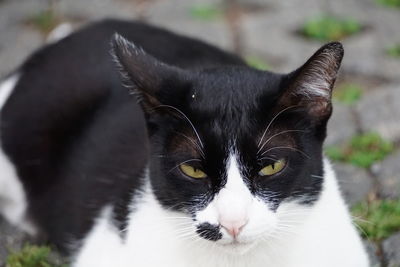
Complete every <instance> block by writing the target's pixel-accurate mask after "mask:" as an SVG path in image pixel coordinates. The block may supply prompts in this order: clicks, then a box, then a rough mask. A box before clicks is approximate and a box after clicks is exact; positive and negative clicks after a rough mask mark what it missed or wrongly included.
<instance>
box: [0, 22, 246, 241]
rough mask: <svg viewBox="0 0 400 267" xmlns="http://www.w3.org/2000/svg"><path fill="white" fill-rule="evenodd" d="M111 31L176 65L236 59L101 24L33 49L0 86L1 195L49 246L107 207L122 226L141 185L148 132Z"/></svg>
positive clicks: (172, 37) (137, 29)
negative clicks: (118, 65) (29, 219)
mask: <svg viewBox="0 0 400 267" xmlns="http://www.w3.org/2000/svg"><path fill="white" fill-rule="evenodd" d="M116 32H117V33H120V34H121V35H124V36H125V37H126V38H127V39H129V40H131V41H133V42H135V43H136V45H138V46H141V47H143V49H145V50H146V51H147V52H148V53H150V54H152V55H153V56H154V57H157V58H159V59H161V60H163V61H165V62H166V63H169V64H174V65H178V66H180V67H182V68H202V67H206V66H215V65H221V64H222V65H232V64H242V61H241V60H240V59H238V58H237V57H235V56H233V55H231V54H229V53H225V52H222V51H221V50H219V49H218V48H214V47H212V46H210V45H207V44H205V43H202V42H200V41H196V40H194V39H190V38H186V37H181V36H179V35H176V34H173V33H171V32H168V31H165V30H162V29H160V28H156V27H152V26H148V25H145V24H142V23H137V22H127V21H118V20H104V21H100V22H98V23H95V24H92V25H89V26H88V27H86V28H83V29H82V30H80V31H78V32H75V33H72V34H70V35H69V36H67V37H65V38H64V39H62V40H60V41H58V42H56V43H53V44H49V45H47V46H45V47H44V48H42V49H40V50H38V51H37V52H36V53H34V54H33V55H32V56H31V57H30V58H28V60H27V61H26V62H25V63H23V64H22V65H21V67H20V68H18V69H17V70H16V71H15V72H14V73H13V74H11V75H10V76H9V77H8V78H6V79H5V80H4V81H3V82H2V83H0V88H1V92H0V100H1V101H0V104H1V106H0V126H1V130H0V134H1V150H0V161H1V162H0V165H1V166H2V169H3V170H6V169H7V170H8V171H7V172H5V171H3V175H2V176H1V177H0V185H4V186H2V188H3V189H4V192H2V191H3V190H0V195H6V198H10V199H11V200H12V201H10V203H15V205H14V206H12V207H10V209H9V210H10V212H9V214H6V215H5V216H6V217H10V218H12V219H11V220H14V221H15V222H17V221H18V220H23V219H26V218H23V217H24V216H25V217H26V215H28V217H29V216H31V214H34V216H31V217H33V218H32V219H33V221H34V222H35V224H36V225H39V226H40V227H39V228H43V229H46V233H45V234H46V235H47V237H49V238H50V239H51V240H52V241H53V242H55V243H57V244H63V243H65V242H66V240H69V239H70V238H71V236H70V234H71V233H74V234H75V236H74V238H78V239H79V238H80V237H81V236H83V235H84V234H85V233H86V232H87V231H89V229H90V227H91V224H92V223H93V218H94V217H95V216H96V214H97V213H98V212H99V210H100V209H101V208H102V207H104V206H106V205H108V204H110V205H111V206H114V207H116V210H114V213H115V217H116V220H117V221H118V222H119V224H120V227H121V228H123V227H124V223H125V222H124V217H125V215H126V214H127V212H128V210H127V205H126V201H128V199H129V198H130V197H131V196H132V194H133V193H134V191H135V189H137V188H139V187H140V186H141V181H140V178H141V177H143V167H144V165H145V164H146V160H147V157H148V141H147V134H146V129H145V123H144V118H143V114H142V111H141V109H140V108H139V106H138V105H137V104H136V99H135V98H134V97H129V93H128V89H127V88H125V87H124V86H123V85H122V83H121V79H120V74H119V73H118V70H117V68H116V67H115V62H113V59H112V56H111V55H110V50H111V45H110V40H111V38H112V36H113V34H114V33H116ZM19 181H21V182H22V184H21V183H20V182H19ZM6 185H7V186H6ZM5 188H8V189H7V190H6V189H5ZM10 188H11V189H12V190H10ZM49 188H51V190H49ZM25 193H26V195H25ZM4 210H6V209H4ZM17 210H18V212H16V211H17ZM25 210H29V212H28V214H25ZM76 210H79V211H80V212H79V213H77V212H76ZM1 212H2V213H6V212H7V211H3V210H2V211H1ZM39 231H40V229H39Z"/></svg>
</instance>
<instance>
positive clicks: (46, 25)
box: [29, 9, 60, 33]
mask: <svg viewBox="0 0 400 267" xmlns="http://www.w3.org/2000/svg"><path fill="white" fill-rule="evenodd" d="M29 22H30V23H31V24H32V25H33V26H35V27H36V28H37V29H39V30H40V31H41V32H44V33H49V32H50V31H51V30H52V29H54V28H55V27H56V26H57V25H58V23H59V22H60V19H59V18H58V17H57V16H56V14H55V12H54V11H53V10H52V9H46V10H43V11H40V12H39V13H37V14H36V15H34V16H33V17H32V18H31V19H30V20H29Z"/></svg>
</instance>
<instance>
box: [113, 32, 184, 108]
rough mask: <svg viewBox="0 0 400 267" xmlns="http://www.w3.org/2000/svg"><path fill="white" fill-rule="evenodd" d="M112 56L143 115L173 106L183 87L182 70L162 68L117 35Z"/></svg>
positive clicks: (172, 67) (164, 65)
mask: <svg viewBox="0 0 400 267" xmlns="http://www.w3.org/2000/svg"><path fill="white" fill-rule="evenodd" d="M111 45H112V51H111V53H112V56H113V57H114V60H115V62H116V64H117V66H118V67H119V69H120V72H121V75H122V78H123V79H124V83H125V85H126V86H127V87H129V88H130V89H131V91H132V94H135V95H136V96H137V99H138V101H139V104H140V105H141V106H142V109H143V111H144V112H145V114H146V115H149V114H152V113H154V112H155V111H159V110H160V111H162V110H166V109H157V107H160V106H161V105H172V106H173V105H174V102H176V101H177V100H179V95H181V94H179V91H180V88H181V89H182V88H183V87H184V86H183V83H184V80H185V79H184V76H185V75H184V74H185V72H184V70H182V69H180V68H178V67H174V66H170V65H168V64H165V63H163V62H161V61H159V60H158V59H156V58H154V57H153V56H151V55H149V54H147V53H146V52H145V51H144V50H143V49H142V48H140V47H138V46H136V45H134V44H133V43H131V42H129V41H128V40H126V39H125V38H124V37H122V36H121V35H119V34H114V36H113V38H112V42H111Z"/></svg>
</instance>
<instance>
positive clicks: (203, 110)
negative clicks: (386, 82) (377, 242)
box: [0, 20, 368, 267]
mask: <svg viewBox="0 0 400 267" xmlns="http://www.w3.org/2000/svg"><path fill="white" fill-rule="evenodd" d="M115 33H119V34H121V35H117V34H115ZM121 36H124V37H121ZM125 38H126V39H125ZM111 40H112V42H111V45H110V41H111ZM128 40H129V41H128ZM142 48H143V49H142ZM110 49H111V50H112V52H111V55H110ZM145 51H146V52H145ZM342 56H343V48H342V45H341V44H340V43H330V44H327V45H325V46H323V47H322V48H321V49H319V50H318V51H317V52H316V53H315V54H314V55H313V56H312V57H311V58H310V59H309V60H308V61H307V62H306V63H305V64H304V65H303V66H302V67H300V68H299V69H297V70H295V71H294V72H292V73H290V74H276V73H272V72H265V71H259V70H255V69H253V68H251V67H249V66H247V65H246V64H245V63H244V62H243V61H242V60H241V59H240V58H238V57H236V56H234V55H232V54H229V53H227V52H223V51H221V50H219V49H217V48H215V47H212V46H210V45H207V44H204V43H202V42H200V41H197V40H194V39H190V38H187V37H182V36H179V35H176V34H173V33H171V32H168V31H165V30H162V29H159V28H156V27H152V26H148V25H144V24H141V23H136V22H124V21H115V20H106V21H102V22H98V23H96V24H93V25H91V26H88V27H86V28H85V29H82V30H80V31H78V32H75V33H73V34H71V35H69V36H67V37H66V38H64V39H62V40H60V41H58V42H55V43H53V44H50V45H48V46H46V47H44V48H43V49H41V50H39V51H38V52H36V53H34V54H33V55H32V56H31V57H30V58H29V59H28V60H27V61H26V62H25V63H24V64H23V65H22V66H21V67H20V68H18V69H17V70H16V71H15V72H14V73H12V74H11V75H9V76H8V77H7V78H5V79H4V80H3V82H2V83H1V84H0V108H1V121H0V126H1V130H0V134H1V152H0V169H1V174H0V212H1V214H2V215H4V217H5V218H6V219H8V220H9V221H10V222H12V223H14V224H16V225H19V226H20V227H21V228H22V229H24V230H25V231H27V232H29V233H30V234H32V235H35V236H38V237H41V238H45V239H46V240H48V241H49V242H51V243H52V244H55V245H56V246H58V247H59V248H60V249H61V250H63V251H66V252H68V253H70V254H71V255H72V266H74V267H91V266H93V267H102V266H104V267H110V266H115V267H132V266H141V267H142V266H144V267H146V266H151V267H152V266H166V267H187V266H191V267H200V266H204V267H206V266H207V267H212V266H218V267H223V266H227V267H228V266H229V267H235V266H237V267H239V266H240V267H244V266H248V267H256V266H263V267H264V266H279V267H285V266H296V267H303V266H304V267H312V266H318V267H321V266H324V267H327V266H334V267H338V266H340V267H346V266H349V267H365V266H368V259H367V256H366V253H365V252H364V249H363V246H362V243H361V240H360V238H359V236H358V235H357V233H356V231H355V229H354V227H353V225H352V222H351V218H350V215H349V213H348V211H347V208H346V205H345V203H344V202H343V200H342V197H341V195H340V192H339V189H338V185H337V182H336V178H335V175H334V173H333V171H332V168H331V166H330V164H329V162H328V161H327V160H326V159H324V157H323V153H322V144H323V141H324V139H325V135H326V124H327V121H328V119H329V117H330V114H331V110H332V107H331V90H332V87H333V84H334V82H335V78H336V75H337V71H338V68H339V65H340V62H341V60H342ZM3 64H4V63H3ZM121 73H122V76H123V80H122V81H121V78H120V77H121V75H120V74H121ZM126 86H128V87H129V88H130V90H131V92H132V94H131V95H133V96H129V94H128V92H127V91H128V90H127V89H126ZM136 99H138V100H139V104H140V105H138V104H136Z"/></svg>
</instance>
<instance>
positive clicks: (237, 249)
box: [219, 241, 257, 255]
mask: <svg viewBox="0 0 400 267" xmlns="http://www.w3.org/2000/svg"><path fill="white" fill-rule="evenodd" d="M256 245H257V242H238V241H232V242H229V243H224V244H219V247H220V248H221V249H222V250H223V251H224V252H226V253H229V254H235V255H244V254H246V253H248V252H249V251H251V250H252V249H253V248H254V247H255V246H256Z"/></svg>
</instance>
